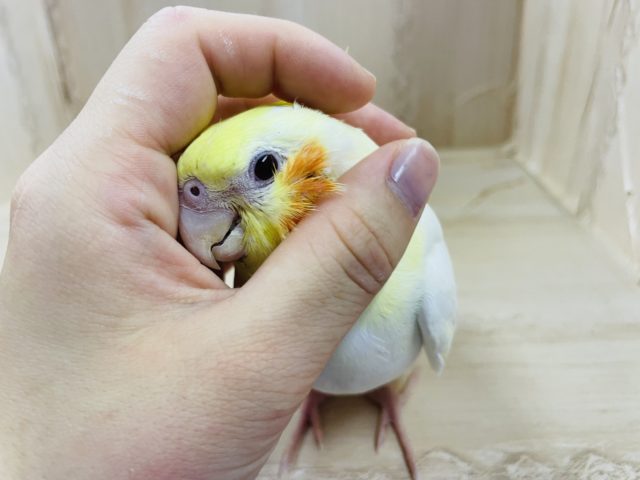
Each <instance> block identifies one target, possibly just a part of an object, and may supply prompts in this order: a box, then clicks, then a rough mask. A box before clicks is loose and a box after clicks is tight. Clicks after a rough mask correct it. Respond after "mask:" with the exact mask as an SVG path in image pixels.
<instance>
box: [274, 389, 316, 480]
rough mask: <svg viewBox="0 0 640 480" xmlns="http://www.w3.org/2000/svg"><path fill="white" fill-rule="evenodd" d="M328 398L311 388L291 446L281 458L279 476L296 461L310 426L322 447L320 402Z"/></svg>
mask: <svg viewBox="0 0 640 480" xmlns="http://www.w3.org/2000/svg"><path fill="white" fill-rule="evenodd" d="M325 398H327V395H325V394H323V393H320V392H316V391H315V390H311V391H310V392H309V395H308V396H307V398H306V400H305V401H304V404H303V405H302V409H301V411H300V418H299V419H298V425H296V429H295V431H294V433H293V437H292V439H291V443H290V444H289V447H288V448H287V450H286V451H285V452H284V454H283V455H282V459H281V460H280V468H279V470H278V476H279V477H281V476H282V475H284V474H285V473H286V472H287V471H288V470H289V467H290V466H291V465H292V464H294V463H295V461H296V458H297V457H298V453H299V452H300V447H301V446H302V441H303V440H304V435H305V433H307V430H308V429H309V427H311V431H312V432H313V438H314V439H315V441H316V445H317V446H318V448H322V426H321V425H320V410H319V407H320V404H321V403H322V402H323V401H324V400H325Z"/></svg>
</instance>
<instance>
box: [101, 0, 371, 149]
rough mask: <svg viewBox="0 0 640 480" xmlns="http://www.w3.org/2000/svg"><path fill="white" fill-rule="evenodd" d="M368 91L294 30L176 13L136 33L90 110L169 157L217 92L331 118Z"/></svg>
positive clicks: (347, 63)
mask: <svg viewBox="0 0 640 480" xmlns="http://www.w3.org/2000/svg"><path fill="white" fill-rule="evenodd" d="M374 89H375V78H374V77H373V76H372V75H371V74H370V73H368V72H367V71H366V70H365V69H364V68H362V67H361V66H359V65H358V64H357V63H356V62H355V61H354V60H353V59H352V58H351V57H349V55H348V54H346V53H345V52H344V51H343V50H342V49H340V48H338V47H337V46H336V45H334V44H332V43H331V42H329V41H328V40H326V39H325V38H323V37H322V36H320V35H318V34H316V33H314V32H312V31H310V30H308V29H306V28H304V27H302V26H300V25H297V24H294V23H291V22H287V21H283V20H276V19H270V18H263V17H257V16H250V15H236V14H229V13H221V12H214V11H209V10H204V9H198V8H191V7H175V8H166V9H164V10H162V11H160V12H159V13H157V14H156V15H154V16H153V17H152V18H151V19H150V20H149V21H148V22H147V23H146V24H145V25H144V26H143V27H142V28H141V29H140V30H139V31H138V32H137V33H136V34H135V35H134V37H133V38H132V39H131V41H130V42H129V43H128V44H127V46H126V47H125V48H124V49H123V51H122V52H121V54H120V55H119V56H118V58H117V59H116V60H115V62H114V64H113V65H112V66H111V68H110V69H109V71H108V72H107V74H106V75H105V77H104V79H103V81H101V83H100V85H99V86H98V88H97V89H96V92H95V95H94V96H93V98H92V101H91V103H90V106H92V107H94V106H96V104H98V105H99V111H100V113H101V114H102V115H101V117H102V118H103V119H104V120H105V121H108V122H110V124H111V125H109V127H114V128H115V130H116V131H117V132H120V133H124V134H126V136H128V137H131V138H133V139H134V140H136V141H137V142H138V143H141V144H142V145H145V146H150V147H151V148H155V149H159V150H162V151H164V152H166V153H169V154H170V153H173V152H175V151H176V150H179V149H180V148H181V147H183V146H184V145H185V144H187V143H188V142H189V141H190V140H191V139H193V137H194V136H195V135H196V134H197V133H198V132H199V131H201V130H202V129H203V128H204V127H205V126H206V125H207V124H208V123H209V122H210V120H211V118H212V116H213V114H214V111H215V108H216V101H217V96H218V94H221V95H225V96H227V97H263V96H265V95H268V94H270V93H275V94H276V95H277V96H278V97H281V98H284V99H288V100H295V99H299V100H300V101H301V102H302V103H304V104H305V105H309V106H311V107H315V108H319V109H321V110H323V111H326V112H330V113H333V112H346V111H350V110H353V109H356V108H358V107H360V106H362V105H364V104H365V103H366V102H367V101H369V100H370V98H371V97H372V95H373V91H374ZM91 118H92V119H94V118H95V116H94V115H91ZM101 127H102V129H103V130H104V127H105V125H101Z"/></svg>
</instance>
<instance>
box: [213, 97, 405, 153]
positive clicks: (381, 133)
mask: <svg viewBox="0 0 640 480" xmlns="http://www.w3.org/2000/svg"><path fill="white" fill-rule="evenodd" d="M278 101H281V100H280V99H279V98H278V97H276V96H275V95H268V96H266V97H263V98H228V97H222V96H221V97H219V98H218V108H217V110H216V114H215V116H214V118H213V122H217V121H220V120H224V119H226V118H229V117H232V116H234V115H237V114H239V113H242V112H244V111H245V110H249V109H251V108H255V107H259V106H261V105H271V104H274V103H276V102H278ZM333 116H334V117H335V118H338V119H340V120H343V121H345V122H346V123H348V124H349V125H352V126H354V127H357V128H361V129H362V130H364V131H365V133H366V134H367V135H369V137H371V139H372V140H373V141H374V142H376V143H377V144H378V145H384V144H385V143H389V142H392V141H394V140H402V139H406V138H411V137H415V136H416V131H415V130H414V129H413V128H411V127H409V126H408V125H406V124H405V123H403V122H401V121H400V120H398V119H397V118H396V117H394V116H393V115H391V114H390V113H389V112H387V111H385V110H383V109H382V108H380V107H378V106H377V105H374V104H373V103H368V104H367V105H365V106H364V107H362V108H359V109H358V110H354V111H353V112H348V113H340V114H335V115H333Z"/></svg>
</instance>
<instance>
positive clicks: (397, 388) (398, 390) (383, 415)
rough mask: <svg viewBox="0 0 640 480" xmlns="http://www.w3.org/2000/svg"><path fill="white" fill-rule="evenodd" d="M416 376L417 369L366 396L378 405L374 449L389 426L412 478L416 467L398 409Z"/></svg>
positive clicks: (415, 476) (416, 471) (403, 402)
mask: <svg viewBox="0 0 640 480" xmlns="http://www.w3.org/2000/svg"><path fill="white" fill-rule="evenodd" d="M416 378H417V370H414V371H413V372H411V374H410V375H409V377H408V378H407V379H406V380H405V381H403V382H399V381H396V382H393V383H390V384H387V385H385V386H383V387H380V388H377V389H376V390H373V391H371V392H369V393H368V394H367V398H369V399H370V400H372V401H373V402H374V403H375V404H376V405H378V406H379V407H380V416H379V417H378V427H377V429H376V438H375V449H376V451H378V449H379V448H380V446H381V445H382V443H383V442H384V438H385V434H386V431H387V428H388V427H389V426H390V427H391V428H392V429H393V431H394V432H395V434H396V437H397V438H398V443H399V444H400V449H401V450H402V455H403V457H404V462H405V464H406V466H407V469H408V470H409V475H411V478H412V479H413V480H416V479H417V478H418V468H417V466H416V461H415V457H414V455H413V450H412V449H411V446H410V445H409V438H408V437H407V433H406V431H405V429H404V426H403V424H402V422H401V420H400V409H401V407H402V406H404V404H405V403H406V402H407V398H408V395H409V392H410V391H411V387H412V386H413V384H414V383H415V380H416Z"/></svg>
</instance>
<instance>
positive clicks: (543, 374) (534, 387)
mask: <svg viewBox="0 0 640 480" xmlns="http://www.w3.org/2000/svg"><path fill="white" fill-rule="evenodd" d="M443 158H444V160H443V169H442V175H441V180H440V182H439V184H438V187H437V191H436V193H435V194H434V197H433V200H432V205H433V206H434V208H435V209H436V211H437V213H438V214H439V216H440V218H441V219H442V221H443V224H444V227H445V234H446V236H447V239H448V243H449V246H450V249H451V254H452V257H453V260H454V264H455V267H456V272H457V277H458V283H459V297H460V314H459V328H458V333H457V336H456V339H455V341H454V345H453V349H452V352H451V355H450V356H449V359H448V364H447V368H446V369H445V372H444V373H443V375H442V376H441V377H436V376H435V374H433V372H431V371H430V370H429V368H428V366H427V362H426V358H425V357H424V356H423V357H422V358H421V359H420V361H419V362H418V368H419V369H420V379H419V381H418V384H417V386H416V388H415V389H414V393H413V395H412V397H411V398H410V400H409V402H408V403H407V405H406V408H405V410H404V421H405V424H406V428H407V430H408V434H409V437H410V438H411V440H412V441H413V447H414V449H415V452H416V455H417V458H418V464H419V470H420V472H421V478H423V479H461V478H469V479H493V478H495V479H501V480H502V479H529V478H531V479H533V478H535V479H547V478H549V479H551V478H553V479H571V478H576V479H596V478H597V479H603V480H604V479H640V287H638V286H637V285H635V284H634V281H633V279H632V277H631V275H630V273H629V272H628V271H627V270H626V269H625V268H623V267H622V266H621V265H618V264H616V262H615V261H614V260H613V258H612V257H611V256H610V255H609V254H608V253H607V252H606V251H605V250H604V248H603V247H602V245H601V244H600V243H598V242H597V241H596V240H594V239H593V238H592V237H591V235H590V234H589V233H588V232H586V231H585V230H584V229H583V228H582V227H581V226H580V225H578V224H577V223H576V222H575V221H574V219H573V218H571V217H569V216H568V215H566V214H565V213H563V212H562V211H561V210H560V209H559V208H557V207H556V205H555V204H554V203H553V201H551V200H550V199H549V197H548V196H547V195H546V194H545V193H544V192H542V191H541V190H540V189H539V188H538V187H537V186H536V184H535V183H534V182H533V181H532V180H531V179H530V178H529V177H528V176H527V175H526V174H525V173H523V171H522V170H521V169H520V168H519V167H518V166H516V165H515V164H514V163H513V162H512V161H511V160H508V159H506V158H505V155H503V154H502V153H500V151H496V150H480V151H461V152H448V153H445V154H444V155H443ZM6 210H7V209H6V208H4V209H0V211H1V212H2V213H0V249H3V248H2V244H3V242H4V238H2V236H3V235H4V232H5V231H6V227H5V225H6V223H2V219H3V218H6V216H7V215H6ZM5 222H6V220H5ZM1 258H2V257H1V254H0V260H1ZM322 420H323V424H324V429H325V444H324V448H323V449H322V450H317V449H316V448H315V445H314V444H313V441H312V439H311V438H310V437H308V438H306V440H305V444H304V446H303V450H302V452H301V455H300V458H299V459H298V462H297V467H296V468H295V469H293V470H292V471H291V473H290V475H289V478H292V479H307V478H308V479H376V480H382V479H396V478H400V479H404V478H408V477H407V474H406V471H405V469H404V464H403V462H402V457H401V454H400V451H399V449H398V446H397V443H396V441H395V438H394V437H393V436H392V435H389V436H388V438H387V441H386V443H385V445H384V446H383V448H382V450H381V451H380V452H379V453H377V454H376V453H375V452H374V450H373V433H374V430H375V425H376V410H375V408H374V407H373V406H372V405H370V404H369V403H368V402H367V401H365V400H363V399H361V398H342V399H332V400H329V401H328V402H327V403H326V404H324V405H323V409H322ZM288 433H289V430H288V431H287V432H286V433H285V436H284V437H283V441H282V442H281V443H280V445H279V446H278V448H277V449H276V451H275V452H274V455H273V456H272V459H271V460H270V462H269V463H268V465H267V466H266V467H265V468H264V470H263V472H262V475H261V476H260V478H261V479H263V480H266V479H272V478H276V472H277V463H278V459H279V457H280V454H281V450H282V445H283V443H285V441H286V439H287V437H288Z"/></svg>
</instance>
